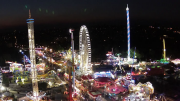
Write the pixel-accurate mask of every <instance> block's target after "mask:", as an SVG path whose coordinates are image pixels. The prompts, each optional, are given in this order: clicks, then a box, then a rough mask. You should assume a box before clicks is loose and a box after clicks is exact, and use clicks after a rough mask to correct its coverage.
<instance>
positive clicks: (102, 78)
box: [95, 77, 112, 82]
mask: <svg viewBox="0 0 180 101" xmlns="http://www.w3.org/2000/svg"><path fill="white" fill-rule="evenodd" d="M95 81H98V82H111V81H112V80H111V79H110V78H108V77H98V78H96V79H95Z"/></svg>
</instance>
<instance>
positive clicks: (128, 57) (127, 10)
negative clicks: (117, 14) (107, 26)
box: [126, 4, 130, 60]
mask: <svg viewBox="0 0 180 101" xmlns="http://www.w3.org/2000/svg"><path fill="white" fill-rule="evenodd" d="M126 14H127V40H128V56H127V59H128V60H129V59H130V23H129V8H128V4H127V8H126Z"/></svg>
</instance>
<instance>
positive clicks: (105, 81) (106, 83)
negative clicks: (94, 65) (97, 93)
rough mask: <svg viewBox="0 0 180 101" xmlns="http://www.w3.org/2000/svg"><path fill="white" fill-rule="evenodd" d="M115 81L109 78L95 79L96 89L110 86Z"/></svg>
mask: <svg viewBox="0 0 180 101" xmlns="http://www.w3.org/2000/svg"><path fill="white" fill-rule="evenodd" d="M113 82H114V81H113V80H112V79H110V78H108V77H98V78H96V79H94V85H95V87H104V86H110V85H111V84H112V83H113Z"/></svg>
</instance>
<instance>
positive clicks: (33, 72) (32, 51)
mask: <svg viewBox="0 0 180 101" xmlns="http://www.w3.org/2000/svg"><path fill="white" fill-rule="evenodd" d="M27 25H28V38H29V54H30V60H31V76H32V87H33V94H32V95H33V97H34V98H35V99H36V100H38V96H39V90H38V80H37V70H36V57H35V46H34V19H33V18H31V12H30V10H29V19H27Z"/></svg>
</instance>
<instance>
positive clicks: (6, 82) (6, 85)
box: [2, 73, 9, 87]
mask: <svg viewBox="0 0 180 101" xmlns="http://www.w3.org/2000/svg"><path fill="white" fill-rule="evenodd" d="M2 84H3V85H4V86H5V87H9V78H8V76H7V75H6V74H4V73H3V82H2Z"/></svg>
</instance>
